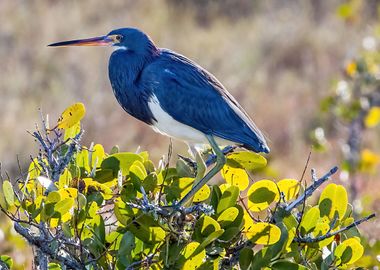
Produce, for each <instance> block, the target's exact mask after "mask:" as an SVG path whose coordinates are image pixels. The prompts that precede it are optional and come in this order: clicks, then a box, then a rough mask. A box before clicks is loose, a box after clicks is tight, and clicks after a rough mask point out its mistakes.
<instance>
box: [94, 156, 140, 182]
mask: <svg viewBox="0 0 380 270" xmlns="http://www.w3.org/2000/svg"><path fill="white" fill-rule="evenodd" d="M136 160H139V161H141V162H142V161H143V158H142V157H141V156H139V155H138V154H134V153H127V152H125V153H116V154H113V155H110V156H108V157H107V158H105V159H104V160H103V162H102V164H101V166H100V167H101V168H102V169H111V170H112V171H113V173H114V177H117V174H118V172H119V170H121V171H122V174H123V176H126V175H127V174H128V173H129V168H130V167H131V166H132V164H133V163H134V162H135V161H136Z"/></svg>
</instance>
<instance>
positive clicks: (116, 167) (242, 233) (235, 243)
mask: <svg viewBox="0 0 380 270" xmlns="http://www.w3.org/2000/svg"><path fill="white" fill-rule="evenodd" d="M84 114H85V108H84V105H83V104H81V103H77V104H74V105H72V106H71V107H69V108H67V109H66V110H65V111H64V112H63V113H62V116H61V118H60V119H59V120H58V123H57V125H56V126H55V127H53V128H49V126H48V123H47V122H46V121H45V120H43V127H42V129H41V130H37V131H35V132H34V133H33V134H32V135H33V136H34V137H35V139H36V141H37V143H38V144H39V146H40V151H39V153H38V155H37V156H36V157H35V158H33V160H32V161H31V163H30V166H29V170H28V173H27V175H25V176H24V177H21V179H18V180H17V181H11V180H10V179H3V180H2V183H1V184H0V207H1V208H0V209H1V211H2V212H3V213H4V214H6V216H7V217H8V218H9V219H10V220H12V221H13V222H14V228H15V230H16V232H18V233H19V234H20V235H22V236H23V237H24V238H25V239H26V240H27V241H28V243H29V244H30V245H32V246H33V247H34V248H35V249H34V250H35V254H34V255H35V258H34V263H35V265H36V266H38V267H39V268H40V269H47V268H48V269H140V268H142V269H169V268H170V269H262V268H268V269H269V268H270V269H331V268H342V269H344V268H347V267H351V266H353V265H355V263H357V262H358V260H359V259H360V258H361V257H362V255H363V252H364V248H363V246H362V244H361V240H360V238H359V236H360V235H359V231H358V229H357V225H359V224H360V223H362V222H363V221H366V220H368V219H370V218H372V217H373V216H374V215H370V216H368V217H365V218H363V219H360V220H356V221H355V220H354V218H353V217H352V213H353V209H352V206H351V205H350V204H349V203H348V195H347V192H346V189H345V188H344V187H343V186H341V185H337V184H334V183H330V184H328V185H327V186H325V187H324V188H323V189H321V188H319V187H320V186H321V185H322V184H323V183H325V182H326V181H328V180H329V178H330V176H332V175H333V174H334V173H335V172H336V171H337V168H336V167H334V168H332V169H331V170H330V171H329V172H328V173H326V174H325V175H324V176H322V177H320V178H318V177H317V176H316V173H315V171H313V170H312V173H311V183H310V184H309V185H306V180H305V181H303V179H299V180H297V179H282V180H279V181H273V180H270V179H263V180H255V181H253V183H252V184H250V183H251V180H250V178H251V176H252V175H255V172H256V171H257V170H260V169H262V168H263V167H265V166H266V163H267V162H266V159H265V158H264V157H263V156H261V155H258V154H255V153H252V152H246V151H230V152H229V153H228V154H227V163H226V165H225V166H224V168H223V169H222V171H221V175H222V178H223V183H222V184H219V185H211V186H208V185H206V186H204V187H203V188H202V189H201V190H199V191H198V192H197V193H196V194H195V196H194V197H193V199H192V201H191V202H190V203H188V204H187V205H185V206H183V207H179V208H176V207H173V205H175V203H176V202H178V201H179V200H180V199H181V198H182V197H183V196H184V195H185V194H186V193H187V192H188V191H189V190H190V189H191V188H192V186H193V183H194V182H195V181H197V177H196V174H197V164H196V163H195V162H193V161H191V160H190V159H188V158H182V157H180V158H178V160H177V161H176V166H175V167H170V166H169V162H168V161H165V160H164V159H162V160H161V162H160V164H159V165H158V166H155V164H154V163H153V162H152V161H151V160H150V159H149V153H148V152H138V153H132V152H122V151H120V150H119V148H118V147H114V148H113V149H112V150H111V151H110V153H106V152H105V150H104V148H103V146H102V145H100V144H92V145H91V146H90V147H85V146H82V145H81V144H80V139H81V136H82V134H83V132H82V129H81V125H80V120H81V119H82V117H83V116H84ZM204 158H205V159H206V160H207V162H206V164H207V165H211V164H212V163H213V161H214V157H213V155H212V154H210V153H209V152H208V153H204ZM305 170H306V168H305ZM317 188H319V190H320V191H321V194H320V196H319V200H316V198H315V199H309V197H310V196H311V195H312V194H313V193H314V191H315V190H316V189H317ZM1 267H3V268H4V269H7V268H11V267H12V259H11V258H10V257H9V256H7V255H3V256H0V268H1Z"/></svg>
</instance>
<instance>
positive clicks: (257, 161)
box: [227, 151, 267, 170]
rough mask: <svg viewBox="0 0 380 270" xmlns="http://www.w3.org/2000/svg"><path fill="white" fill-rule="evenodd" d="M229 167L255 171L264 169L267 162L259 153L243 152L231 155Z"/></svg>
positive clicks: (228, 158) (228, 160) (228, 161)
mask: <svg viewBox="0 0 380 270" xmlns="http://www.w3.org/2000/svg"><path fill="white" fill-rule="evenodd" d="M227 165H228V166H231V167H233V168H240V169H245V170H255V169H261V168H264V167H265V166H266V165H267V160H266V159H265V158H264V157H263V156H261V155H259V154H257V153H253V152H249V151H244V152H243V151H242V152H234V153H232V154H229V155H228V156H227Z"/></svg>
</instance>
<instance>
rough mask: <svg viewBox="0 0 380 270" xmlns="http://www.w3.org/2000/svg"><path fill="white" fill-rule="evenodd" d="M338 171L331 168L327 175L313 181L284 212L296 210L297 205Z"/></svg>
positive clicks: (335, 168) (336, 168)
mask: <svg viewBox="0 0 380 270" xmlns="http://www.w3.org/2000/svg"><path fill="white" fill-rule="evenodd" d="M337 171H338V167H337V166H335V167H333V168H332V169H331V170H330V171H329V172H328V173H326V174H325V175H324V176H322V177H321V178H319V179H318V180H316V181H314V182H313V184H311V185H310V186H308V187H307V188H306V190H305V192H304V193H303V194H302V195H301V196H299V197H298V198H297V199H296V200H294V201H293V202H292V203H291V204H289V205H288V206H287V207H285V211H286V212H290V211H291V210H292V209H293V208H296V207H297V206H298V205H300V204H302V203H303V202H304V201H305V200H306V199H307V198H308V197H310V196H311V195H312V194H313V193H314V191H315V190H316V189H317V188H319V187H320V186H321V185H322V184H323V183H324V182H326V181H327V180H329V178H330V177H331V176H332V175H333V174H334V173H336V172H337Z"/></svg>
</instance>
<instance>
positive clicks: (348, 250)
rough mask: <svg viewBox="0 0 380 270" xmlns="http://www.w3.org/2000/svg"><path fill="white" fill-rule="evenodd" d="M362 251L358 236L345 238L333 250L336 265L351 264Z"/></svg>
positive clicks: (360, 255)
mask: <svg viewBox="0 0 380 270" xmlns="http://www.w3.org/2000/svg"><path fill="white" fill-rule="evenodd" d="M363 253H364V247H363V246H362V245H361V244H360V241H359V240H358V238H356V237H353V238H349V239H346V240H344V241H343V242H342V243H341V244H340V245H339V246H337V247H336V249H335V251H334V256H335V257H336V258H337V262H336V265H345V264H353V263H354V262H356V261H357V260H359V259H360V258H361V257H362V256H363Z"/></svg>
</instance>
